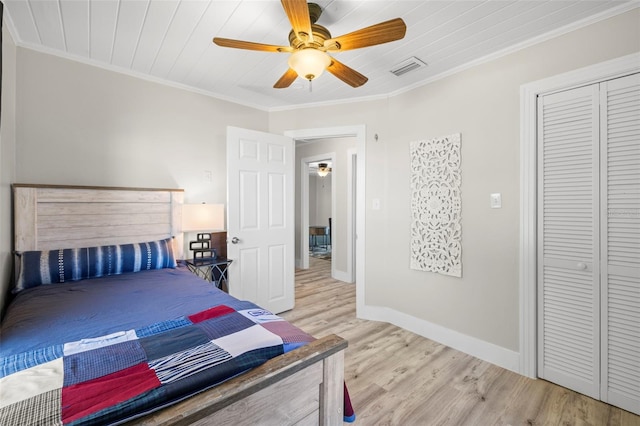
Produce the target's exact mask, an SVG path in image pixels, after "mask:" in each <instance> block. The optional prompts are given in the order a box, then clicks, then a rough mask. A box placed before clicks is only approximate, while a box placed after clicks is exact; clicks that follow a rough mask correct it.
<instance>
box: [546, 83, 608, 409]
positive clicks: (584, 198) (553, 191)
mask: <svg viewBox="0 0 640 426" xmlns="http://www.w3.org/2000/svg"><path fill="white" fill-rule="evenodd" d="M598 98H599V96H598V86H597V85H594V86H588V87H582V88H578V89H573V90H569V91H565V92H561V93H556V94H553V95H547V96H544V97H541V98H540V99H539V101H538V164H539V169H538V209H539V210H538V259H539V260H538V375H539V376H540V377H542V378H544V379H547V380H550V381H552V382H555V383H558V384H560V385H562V386H565V387H567V388H570V389H574V390H576V391H578V392H580V393H583V394H585V395H589V396H591V397H594V398H599V393H600V365H599V359H600V358H599V357H600V355H599V354H600V314H599V311H600V291H599V263H598V258H599V241H598V240H599V223H598V222H599V208H598V197H599V194H598V180H599V174H598V162H599V153H598V138H599V126H598V121H599V107H598Z"/></svg>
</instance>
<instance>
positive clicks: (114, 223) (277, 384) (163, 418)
mask: <svg viewBox="0 0 640 426" xmlns="http://www.w3.org/2000/svg"><path fill="white" fill-rule="evenodd" d="M183 199H184V193H183V190H180V189H146V188H116V187H88V186H59V185H27V184H14V185H13V203H14V244H15V247H14V249H15V250H16V251H28V250H51V249H59V248H76V247H93V246H100V245H108V244H125V243H135V242H145V241H154V240H159V239H164V238H168V237H170V236H172V237H174V239H175V240H174V252H175V253H176V258H178V259H181V258H183V256H182V252H183V235H182V229H181V222H182V203H183ZM346 347H347V342H346V341H345V340H344V339H342V338H340V337H338V336H335V335H330V336H327V337H325V338H322V339H318V340H316V341H314V342H312V343H311V344H309V345H306V346H303V347H301V348H298V349H296V350H294V351H292V352H289V353H286V354H284V355H281V356H278V357H276V358H273V359H271V360H269V361H268V362H266V363H265V364H263V365H262V366H260V367H258V368H256V369H253V370H251V371H249V372H247V373H244V374H242V375H240V376H238V377H235V378H233V379H231V380H229V381H227V382H225V383H223V384H221V385H218V386H215V387H213V388H211V389H209V390H206V391H203V392H201V393H199V394H197V395H195V396H192V397H190V398H188V399H185V400H183V401H181V402H179V403H177V404H174V405H172V406H170V407H167V408H164V409H162V410H159V411H157V412H154V413H151V414H147V415H144V416H141V417H139V418H137V419H134V420H132V421H131V422H130V424H139V425H191V424H195V425H211V424H215V425H226V424H229V425H240V424H260V425H264V424H273V425H278V426H280V425H295V424H301V425H302V424H304V425H312V424H320V425H338V424H342V423H343V403H344V400H343V394H344V389H343V383H344V350H345V349H346Z"/></svg>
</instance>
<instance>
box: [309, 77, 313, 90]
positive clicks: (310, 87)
mask: <svg viewBox="0 0 640 426" xmlns="http://www.w3.org/2000/svg"><path fill="white" fill-rule="evenodd" d="M312 81H313V80H309V93H311V92H313V83H312Z"/></svg>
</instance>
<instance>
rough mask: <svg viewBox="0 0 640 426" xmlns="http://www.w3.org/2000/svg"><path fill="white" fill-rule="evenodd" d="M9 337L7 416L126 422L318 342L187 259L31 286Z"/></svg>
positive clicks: (5, 334) (5, 340)
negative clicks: (225, 288) (220, 285)
mask: <svg viewBox="0 0 640 426" xmlns="http://www.w3.org/2000/svg"><path fill="white" fill-rule="evenodd" d="M123 289H124V290H125V291H123ZM1 339H2V341H1V348H0V376H1V378H0V423H1V424H3V425H4V424H6V425H14V424H15V425H18V424H19V425H29V424H34V425H36V424H37V425H40V424H69V425H80V424H96V423H98V424H105V423H114V422H118V421H121V420H123V419H128V418H131V417H132V416H135V415H140V414H141V413H146V412H149V411H153V410H154V409H157V408H158V407H162V406H166V405H167V404H170V403H172V402H175V401H177V400H180V399H183V398H185V397H186V396H188V395H191V394H193V393H195V392H197V391H199V390H202V389H204V388H208V387H211V386H213V385H215V384H218V383H221V382H223V381H225V380H227V379H229V378H231V377H234V376H236V375H238V374H240V373H242V372H244V371H247V370H249V369H251V368H253V367H256V366H258V365H260V364H262V363H264V362H265V361H267V360H268V359H270V358H273V357H275V356H278V355H280V354H282V353H284V352H287V351H289V350H292V349H295V348H296V347H299V346H301V345H303V344H306V343H308V342H310V341H312V340H313V338H312V337H311V336H309V335H308V334H306V333H304V332H303V331H301V330H299V329H298V328H296V327H294V326H293V325H291V324H289V323H288V322H286V321H284V320H282V319H281V318H279V317H277V316H275V315H273V314H271V313H270V312H268V311H265V310H263V309H261V308H260V307H258V306H256V305H254V304H253V303H250V302H246V301H239V300H237V299H235V298H233V297H231V296H229V295H227V294H225V293H223V292H221V291H219V290H218V289H216V288H215V287H214V286H212V285H211V284H209V283H207V282H204V281H202V280H200V279H199V278H197V277H195V276H193V275H192V274H190V273H189V272H187V271H184V270H183V269H182V268H178V269H161V270H153V271H145V272H138V273H131V274H124V275H120V276H116V277H105V278H99V279H91V280H86V281H79V282H74V283H67V284H56V285H49V286H40V287H37V288H33V289H30V290H25V291H24V292H21V293H20V294H18V296H17V297H16V300H15V301H14V302H13V303H12V305H11V306H10V308H9V310H8V311H7V315H6V317H5V320H4V321H3V323H2V334H1Z"/></svg>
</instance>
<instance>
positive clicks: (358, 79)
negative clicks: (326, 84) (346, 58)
mask: <svg viewBox="0 0 640 426" xmlns="http://www.w3.org/2000/svg"><path fill="white" fill-rule="evenodd" d="M327 71H329V72H330V73H331V74H333V75H335V76H336V77H338V78H339V79H340V80H342V81H344V82H345V83H347V84H348V85H349V86H351V87H360V86H362V85H363V84H365V83H366V82H367V81H368V80H369V79H368V78H367V77H365V76H364V75H362V74H360V73H359V72H358V71H356V70H354V69H353V68H350V67H348V66H346V65H345V64H343V63H342V62H340V61H338V60H336V59H334V58H331V64H330V65H329V66H328V67H327Z"/></svg>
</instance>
